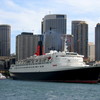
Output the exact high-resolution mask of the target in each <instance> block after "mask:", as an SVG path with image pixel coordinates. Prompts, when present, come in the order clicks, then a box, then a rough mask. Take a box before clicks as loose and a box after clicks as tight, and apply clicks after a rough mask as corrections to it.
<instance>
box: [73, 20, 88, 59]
mask: <svg viewBox="0 0 100 100" xmlns="http://www.w3.org/2000/svg"><path fill="white" fill-rule="evenodd" d="M72 35H73V36H74V52H77V53H79V54H82V55H84V57H85V58H87V57H88V54H87V52H88V24H87V23H86V22H85V21H72Z"/></svg>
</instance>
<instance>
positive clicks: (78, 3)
mask: <svg viewBox="0 0 100 100" xmlns="http://www.w3.org/2000/svg"><path fill="white" fill-rule="evenodd" d="M55 1H56V2H57V3H60V4H61V5H63V6H64V5H66V7H67V6H70V7H71V8H72V9H73V12H80V13H87V12H96V11H99V8H100V0H97V1H95V0H55Z"/></svg>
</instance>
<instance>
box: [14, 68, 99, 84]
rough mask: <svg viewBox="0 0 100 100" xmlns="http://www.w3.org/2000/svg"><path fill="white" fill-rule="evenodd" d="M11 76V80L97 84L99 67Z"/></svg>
mask: <svg viewBox="0 0 100 100" xmlns="http://www.w3.org/2000/svg"><path fill="white" fill-rule="evenodd" d="M12 74H14V76H12V78H13V79H20V80H35V81H55V82H78V83H98V82H99V76H100V67H87V68H80V69H73V70H63V71H52V72H28V73H12Z"/></svg>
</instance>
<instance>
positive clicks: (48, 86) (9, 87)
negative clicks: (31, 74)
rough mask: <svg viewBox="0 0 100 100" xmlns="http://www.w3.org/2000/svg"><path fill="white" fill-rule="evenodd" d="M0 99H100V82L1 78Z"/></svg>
mask: <svg viewBox="0 0 100 100" xmlns="http://www.w3.org/2000/svg"><path fill="white" fill-rule="evenodd" d="M0 100H100V84H79V83H55V82H34V81H19V80H11V79H5V80H0Z"/></svg>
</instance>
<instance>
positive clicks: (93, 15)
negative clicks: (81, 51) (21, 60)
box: [0, 0, 100, 53]
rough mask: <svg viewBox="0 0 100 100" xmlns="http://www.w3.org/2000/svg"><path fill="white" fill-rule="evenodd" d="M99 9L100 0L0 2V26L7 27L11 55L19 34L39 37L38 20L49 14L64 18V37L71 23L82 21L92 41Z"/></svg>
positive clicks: (98, 20)
mask: <svg viewBox="0 0 100 100" xmlns="http://www.w3.org/2000/svg"><path fill="white" fill-rule="evenodd" d="M99 10H100V0H97V1H95V0H0V24H9V25H11V53H15V39H16V36H17V35H18V34H21V32H23V31H25V32H34V34H41V21H42V18H43V17H44V16H45V15H47V14H49V13H51V14H66V15H67V33H68V34H71V21H73V20H83V21H86V22H87V24H88V25H89V41H90V42H94V36H95V26H96V24H97V23H99V22H100V13H99Z"/></svg>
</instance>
